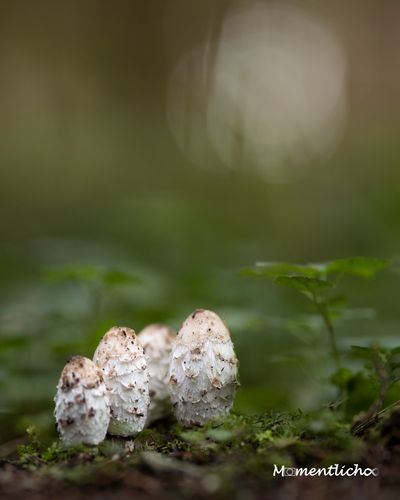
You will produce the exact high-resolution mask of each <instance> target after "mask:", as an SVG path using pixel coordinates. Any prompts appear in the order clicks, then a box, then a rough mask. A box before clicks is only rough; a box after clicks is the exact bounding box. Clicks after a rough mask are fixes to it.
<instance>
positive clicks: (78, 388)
mask: <svg viewBox="0 0 400 500" xmlns="http://www.w3.org/2000/svg"><path fill="white" fill-rule="evenodd" d="M54 400H55V403H56V406H55V410H54V416H55V418H56V422H57V427H58V431H59V432H60V436H61V439H62V440H63V441H64V442H65V443H66V444H68V445H72V444H78V443H85V444H92V445H96V444H99V443H100V442H101V441H103V440H104V438H105V436H106V433H107V428H108V424H109V421H110V406H109V400H108V395H107V389H106V386H105V384H104V381H103V377H102V374H101V372H100V370H99V369H98V367H97V366H96V365H95V364H94V363H93V361H91V360H90V359H88V358H85V357H83V356H74V357H73V358H71V359H70V360H69V361H68V363H67V364H66V365H65V366H64V368H63V370H62V372H61V376H60V380H59V382H58V385H57V394H56V396H55V398H54Z"/></svg>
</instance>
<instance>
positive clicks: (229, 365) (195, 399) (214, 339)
mask: <svg viewBox="0 0 400 500" xmlns="http://www.w3.org/2000/svg"><path fill="white" fill-rule="evenodd" d="M236 384H237V359H236V356H235V352H234V350H233V344H232V341H231V337H230V334H229V331H228V329H227V327H226V325H225V323H224V322H223V321H222V320H221V318H220V317H219V316H218V315H217V314H216V313H214V312H212V311H207V310H205V309H197V310H196V311H194V312H193V313H192V314H191V315H190V316H188V317H187V318H186V320H185V321H184V323H183V325H182V327H181V329H180V330H179V332H178V335H177V337H176V340H175V343H174V345H173V348H172V354H171V363H170V368H169V382H168V386H169V390H170V395H171V401H172V405H173V408H174V413H175V416H176V418H177V420H178V421H179V422H180V423H181V424H182V425H184V426H191V425H201V424H203V423H204V422H205V421H206V420H208V419H209V418H211V417H216V416H219V415H226V414H227V413H229V411H230V410H231V408H232V405H233V399H234V395H235V388H236Z"/></svg>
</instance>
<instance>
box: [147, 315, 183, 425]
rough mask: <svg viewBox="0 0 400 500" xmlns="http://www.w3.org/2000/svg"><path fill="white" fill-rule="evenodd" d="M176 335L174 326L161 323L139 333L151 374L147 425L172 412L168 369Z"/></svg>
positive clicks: (149, 326)
mask: <svg viewBox="0 0 400 500" xmlns="http://www.w3.org/2000/svg"><path fill="white" fill-rule="evenodd" d="M175 337H176V332H175V331H174V330H172V328H170V327H169V326H166V325H161V324H153V325H148V326H146V328H144V329H143V330H142V331H141V332H140V333H139V334H138V339H139V342H140V343H141V344H142V346H143V349H144V352H145V354H146V357H147V365H148V368H149V374H150V407H149V413H148V415H147V425H149V424H150V423H151V422H154V421H155V420H159V419H160V418H163V417H165V416H167V415H168V414H169V413H170V412H171V400H170V396H169V390H168V369H169V362H170V356H171V349H172V343H173V341H174V340H175Z"/></svg>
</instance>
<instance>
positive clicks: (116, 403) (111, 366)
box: [54, 309, 237, 445]
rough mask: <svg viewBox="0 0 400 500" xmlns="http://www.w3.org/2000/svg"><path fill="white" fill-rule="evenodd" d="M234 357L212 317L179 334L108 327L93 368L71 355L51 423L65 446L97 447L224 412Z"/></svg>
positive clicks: (233, 379)
mask: <svg viewBox="0 0 400 500" xmlns="http://www.w3.org/2000/svg"><path fill="white" fill-rule="evenodd" d="M236 384H237V358H236V356H235V352H234V349H233V344H232V341H231V337H230V334H229V331H228V329H227V327H226V325H225V323H224V322H223V321H222V320H221V318H220V317H219V316H218V315H217V314H216V313H214V312H212V311H207V310H204V309H197V310H196V311H194V312H193V313H192V314H190V316H188V317H187V318H186V320H185V321H184V323H183V325H182V327H181V329H180V330H179V332H178V334H176V333H175V332H174V331H173V330H172V329H171V328H169V327H168V326H165V325H160V324H154V325H149V326H147V327H146V328H145V329H144V330H142V331H141V332H140V333H139V334H138V335H137V336H136V334H135V332H134V331H133V330H131V329H130V328H126V327H113V328H111V329H110V330H109V331H108V332H107V333H106V334H105V335H104V337H103V338H102V340H101V341H100V343H99V345H98V347H97V349H96V351H95V353H94V356H93V361H92V360H90V359H88V358H85V357H83V356H74V357H73V358H71V359H70V361H69V362H68V363H67V364H66V365H65V367H64V369H63V371H62V373H61V377H60V380H59V383H58V386H57V394H56V396H55V411H54V415H55V419H56V422H57V428H58V431H59V433H60V436H61V439H62V440H63V441H64V442H65V443H66V444H67V445H74V444H78V443H85V444H91V445H96V444H99V443H100V442H101V441H103V440H104V438H105V436H106V434H107V433H108V434H111V435H115V436H135V435H137V434H138V433H139V432H140V431H142V430H143V429H144V427H146V426H148V425H150V424H151V423H152V422H154V421H155V420H159V419H161V418H163V417H165V416H167V415H168V414H170V413H171V412H173V413H174V414H175V417H176V419H177V420H178V422H179V423H180V424H182V425H184V426H186V427H189V426H193V425H201V424H203V423H204V422H205V421H206V420H208V419H209V418H212V417H216V416H219V415H225V414H227V413H229V411H230V409H231V408H232V404H233V399H234V395H235V388H236Z"/></svg>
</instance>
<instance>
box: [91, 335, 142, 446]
mask: <svg viewBox="0 0 400 500" xmlns="http://www.w3.org/2000/svg"><path fill="white" fill-rule="evenodd" d="M93 361H94V362H95V363H96V364H97V366H98V367H99V368H100V369H101V371H102V373H103V377H104V382H105V384H106V387H107V389H108V394H109V398H110V405H111V419H110V425H109V428H108V432H109V434H113V435H117V436H134V435H136V434H138V433H139V432H140V431H141V430H143V428H144V426H145V423H146V419H147V412H148V407H149V404H150V398H149V373H148V369H147V362H146V358H145V355H144V351H143V347H142V346H141V345H140V343H139V342H138V340H137V338H136V334H135V332H134V331H133V330H131V329H130V328H127V327H118V326H115V327H113V328H111V329H110V330H109V331H108V332H107V333H106V334H105V335H104V337H103V338H102V340H101V341H100V343H99V345H98V347H97V349H96V352H95V353H94V357H93Z"/></svg>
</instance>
